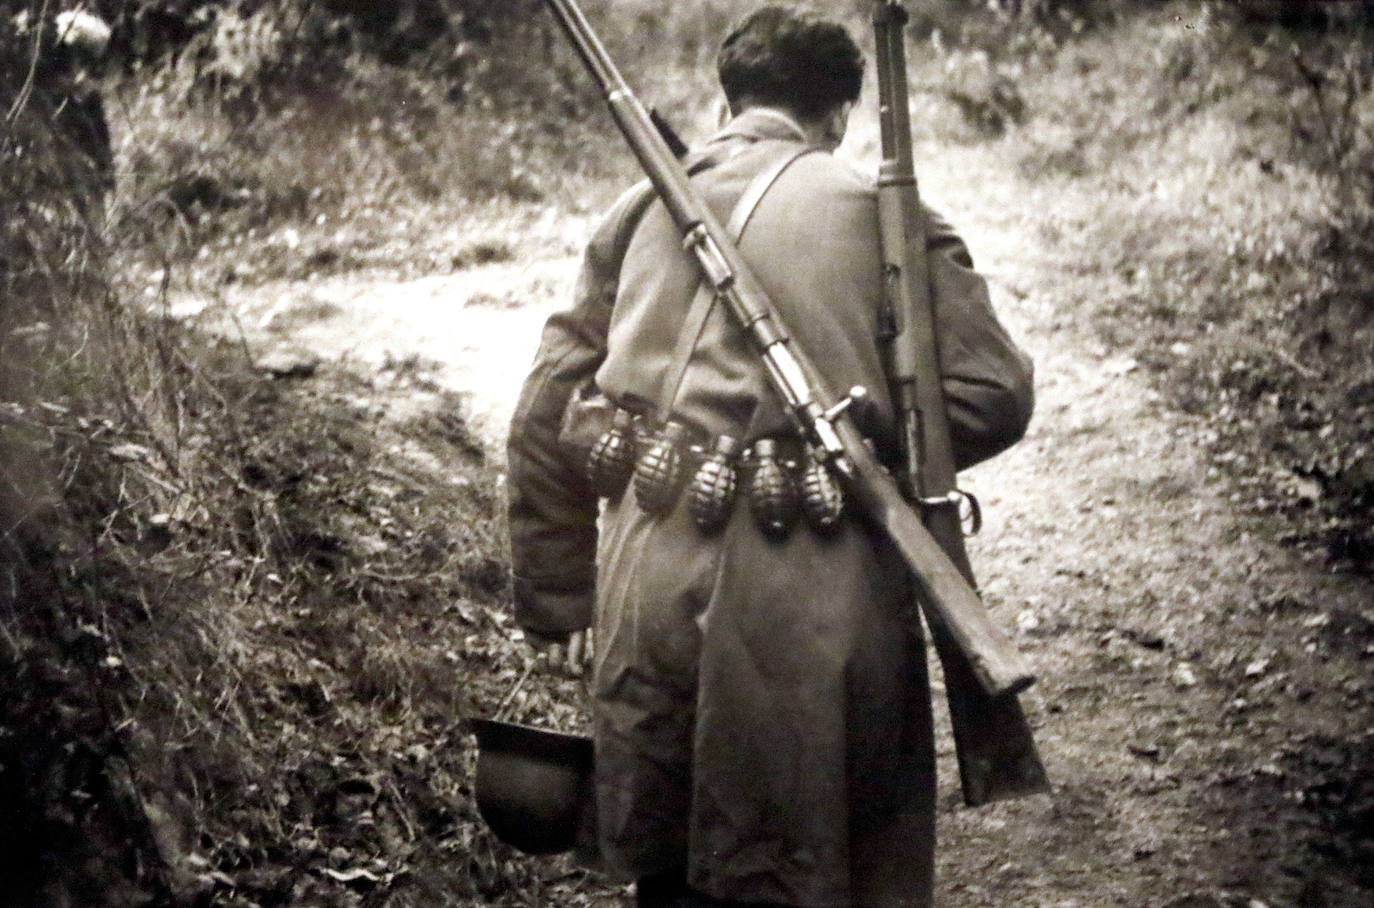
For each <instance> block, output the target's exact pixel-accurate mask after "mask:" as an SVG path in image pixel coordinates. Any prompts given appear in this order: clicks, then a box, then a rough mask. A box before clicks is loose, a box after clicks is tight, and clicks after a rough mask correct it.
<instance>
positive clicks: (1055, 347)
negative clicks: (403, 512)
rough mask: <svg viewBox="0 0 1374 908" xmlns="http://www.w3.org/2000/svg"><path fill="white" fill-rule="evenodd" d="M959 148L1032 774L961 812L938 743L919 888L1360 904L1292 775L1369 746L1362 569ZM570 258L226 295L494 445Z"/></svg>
mask: <svg viewBox="0 0 1374 908" xmlns="http://www.w3.org/2000/svg"><path fill="white" fill-rule="evenodd" d="M957 160H958V159H957V157H956V156H946V157H944V158H937V159H934V160H931V161H929V162H928V164H927V167H928V170H929V171H930V172H929V173H928V174H927V175H926V176H925V177H924V180H925V183H926V184H928V186H927V188H928V191H929V195H931V196H932V197H934V198H935V199H936V204H937V206H938V207H941V208H943V209H944V210H945V211H946V213H947V214H948V215H949V216H950V217H951V219H952V220H954V222H955V223H956V224H958V225H959V226H960V227H961V228H962V230H963V232H964V234H965V237H966V239H967V240H968V242H969V244H970V246H971V247H972V248H973V250H974V252H975V254H976V256H977V257H978V258H979V261H980V265H981V267H982V268H983V269H984V270H985V272H986V273H987V274H988V275H989V278H990V281H991V283H992V286H993V288H994V293H995V298H996V302H997V305H998V307H999V310H1000V311H1001V312H1002V313H1003V315H1004V317H1005V318H1006V319H1007V320H1008V322H1009V323H1010V324H1011V326H1012V327H1013V330H1014V333H1015V334H1016V335H1017V336H1018V337H1019V338H1021V339H1023V341H1024V343H1025V344H1026V346H1027V347H1028V348H1029V349H1030V350H1031V352H1032V354H1033V356H1034V358H1035V360H1036V363H1037V369H1038V382H1037V385H1038V407H1037V414H1036V418H1035V421H1034V423H1033V425H1032V428H1031V430H1030V433H1029V435H1028V437H1027V438H1026V440H1025V441H1024V442H1022V443H1021V444H1020V445H1018V446H1017V447H1016V448H1014V449H1013V450H1012V451H1011V452H1010V453H1009V454H1007V455H1005V456H1003V457H1001V458H999V459H997V460H996V461H994V462H993V463H991V464H988V465H984V466H983V467H980V468H979V469H977V470H975V471H971V472H970V473H969V474H968V475H967V476H966V477H965V484H966V485H967V486H968V487H969V488H970V489H972V490H973V491H975V492H976V493H978V495H979V497H980V498H981V500H982V502H983V504H984V509H985V512H986V514H987V518H988V519H987V526H986V528H985V529H984V531H983V534H982V535H981V536H980V537H979V538H978V539H977V540H976V541H975V543H974V557H975V563H976V565H977V567H978V571H979V574H980V576H981V577H982V578H984V589H985V593H986V596H987V599H988V601H989V603H990V604H991V605H992V606H993V607H994V609H995V611H996V613H997V616H998V618H999V620H1000V621H1001V622H1002V623H1003V624H1004V625H1005V626H1007V627H1010V628H1015V632H1016V634H1017V636H1018V638H1019V640H1020V641H1021V643H1022V644H1023V646H1024V647H1025V649H1026V651H1027V652H1028V653H1029V655H1030V656H1031V657H1032V658H1033V659H1034V661H1035V663H1036V664H1037V665H1038V666H1039V669H1040V673H1041V677H1042V680H1041V682H1040V683H1039V684H1038V685H1037V687H1036V688H1034V689H1033V691H1032V692H1031V693H1030V694H1029V695H1028V697H1027V698H1026V703H1027V706H1028V709H1029V710H1030V712H1031V713H1032V715H1033V718H1034V721H1035V723H1036V724H1037V726H1038V728H1039V741H1040V746H1041V749H1042V752H1043V755H1044V758H1045V762H1046V764H1047V766H1048V768H1049V771H1050V774H1051V776H1052V779H1053V782H1054V792H1053V794H1052V795H1051V796H1048V797H1042V798H1034V799H1030V800H1027V801H1023V802H1018V803H1014V804H1006V805H997V806H994V807H991V808H986V809H982V810H977V811H967V810H963V809H961V808H959V807H958V798H957V792H956V790H955V789H956V784H957V783H956V775H955V770H954V765H953V754H952V750H951V748H950V746H949V745H948V743H947V742H948V736H947V735H946V736H944V737H943V738H942V740H943V741H944V742H946V743H945V744H943V745H942V748H941V760H942V766H941V769H942V789H943V794H942V797H941V804H942V821H941V822H942V825H941V835H942V837H943V844H942V847H941V849H940V855H941V857H940V883H939V890H940V904H941V905H945V906H951V908H952V906H967V908H974V906H979V908H982V906H1007V905H1024V906H1082V908H1093V906H1101V905H1127V906H1146V905H1149V906H1163V905H1170V906H1175V908H1183V906H1190V905H1191V906H1212V905H1217V906H1222V905H1246V906H1250V908H1255V906H1257V905H1259V906H1263V905H1268V906H1279V905H1290V904H1291V905H1323V904H1325V905H1364V904H1370V903H1371V902H1370V901H1369V900H1368V899H1369V896H1368V894H1367V893H1366V892H1363V891H1361V890H1360V889H1359V888H1358V887H1357V885H1356V883H1355V882H1354V879H1355V877H1356V876H1357V875H1358V873H1359V869H1358V868H1359V865H1358V864H1357V863H1352V862H1354V861H1359V860H1360V857H1361V856H1360V854H1358V853H1352V852H1351V851H1350V848H1351V846H1350V844H1349V843H1350V841H1356V842H1357V843H1358V841H1367V836H1368V830H1367V829H1366V830H1365V832H1364V833H1363V835H1365V836H1366V839H1363V840H1360V839H1359V836H1358V835H1356V836H1355V838H1354V839H1352V838H1351V837H1350V835H1345V834H1343V833H1341V824H1342V822H1344V821H1346V820H1349V821H1350V822H1351V823H1354V822H1356V819H1357V818H1358V815H1359V814H1358V810H1357V807H1358V806H1359V805H1357V804H1347V803H1344V802H1340V803H1335V802H1333V800H1332V797H1326V799H1325V800H1322V797H1323V796H1322V795H1319V794H1314V792H1320V791H1327V792H1328V793H1329V792H1330V791H1331V790H1332V789H1331V786H1332V785H1335V786H1336V789H1337V790H1339V791H1340V792H1349V791H1350V790H1351V786H1353V785H1358V771H1359V769H1360V768H1361V767H1362V766H1363V765H1364V764H1362V763H1361V762H1360V761H1361V760H1362V759H1364V757H1363V756H1361V754H1363V753H1364V752H1363V751H1358V746H1357V742H1359V741H1361V740H1365V739H1366V738H1367V736H1368V735H1370V734H1371V731H1370V728H1369V727H1368V724H1367V721H1366V719H1365V716H1366V715H1367V709H1366V708H1365V707H1366V706H1367V704H1368V701H1369V695H1370V687H1369V681H1368V676H1369V673H1368V670H1367V667H1368V665H1369V663H1368V661H1365V662H1363V663H1361V662H1360V660H1361V659H1365V658H1366V657H1367V656H1368V655H1369V654H1370V653H1371V652H1374V649H1369V646H1370V644H1371V643H1372V642H1374V638H1370V637H1369V636H1368V630H1369V629H1370V628H1374V624H1371V623H1370V619H1372V618H1374V615H1371V614H1370V607H1371V596H1370V590H1369V588H1368V587H1367V586H1365V585H1362V584H1360V583H1358V582H1356V581H1354V580H1351V579H1349V578H1340V577H1335V576H1331V575H1327V574H1324V573H1323V572H1322V571H1321V568H1320V566H1319V565H1311V564H1308V563H1306V562H1304V561H1303V560H1302V559H1301V558H1300V557H1298V556H1297V555H1296V554H1295V553H1294V552H1293V551H1292V550H1290V549H1286V548H1283V547H1281V546H1280V545H1278V544H1277V543H1276V542H1275V541H1274V536H1275V534H1276V532H1277V528H1276V527H1275V526H1273V525H1268V524H1265V523H1263V522H1261V521H1259V520H1258V519H1256V518H1253V517H1248V516H1245V514H1244V512H1243V511H1242V510H1241V509H1238V508H1237V507H1236V501H1235V500H1234V496H1235V494H1236V493H1235V492H1234V489H1233V487H1232V486H1231V485H1230V484H1228V483H1227V482H1226V480H1225V479H1224V478H1223V477H1222V475H1221V474H1220V473H1219V472H1218V470H1217V469H1216V468H1215V467H1213V466H1212V465H1210V464H1209V462H1208V460H1207V455H1206V454H1205V453H1204V451H1205V448H1204V444H1203V442H1204V441H1205V432H1206V428H1205V425H1204V424H1202V423H1201V422H1200V421H1198V420H1195V419H1192V418H1189V417H1186V416H1183V415H1181V414H1178V413H1176V412H1172V411H1169V410H1168V409H1166V407H1164V405H1163V404H1162V403H1161V402H1160V400H1159V398H1158V396H1157V395H1156V394H1155V393H1154V392H1153V391H1151V390H1150V389H1149V388H1148V386H1147V384H1146V382H1145V377H1144V376H1143V375H1142V373H1141V371H1140V370H1138V369H1137V368H1136V367H1135V364H1134V361H1133V360H1132V359H1131V358H1130V356H1129V354H1128V353H1127V352H1126V351H1112V350H1106V349H1102V348H1100V347H1098V346H1095V344H1094V342H1093V341H1091V340H1090V339H1087V338H1086V337H1085V336H1084V335H1082V334H1078V333H1075V332H1073V331H1071V330H1069V329H1068V328H1066V327H1063V326H1065V325H1068V324H1071V322H1072V316H1073V312H1074V306H1075V300H1073V299H1064V298H1059V297H1058V296H1056V295H1055V294H1053V293H1051V292H1047V288H1050V287H1052V286H1053V280H1052V275H1047V274H1046V271H1045V268H1046V266H1045V264H1044V262H1045V258H1044V256H1043V250H1039V252H1038V254H1037V255H1031V254H1030V253H1029V252H1028V251H1027V246H1026V243H1027V238H1026V236H1025V225H1024V222H1023V221H1019V220H1018V219H1017V216H1016V215H1015V213H1014V212H1013V211H1009V210H1008V209H1007V208H1006V207H1005V206H1003V205H1001V204H1000V200H1002V199H1006V198H1015V197H1016V196H1015V193H1016V187H1015V186H1012V185H1009V184H1007V183H1006V182H998V181H997V180H995V179H994V180H982V181H979V182H978V183H977V184H972V183H967V182H961V181H959V180H958V179H957V178H956V174H955V173H954V172H953V170H952V168H953V167H954V166H956V161H957ZM580 226H582V225H572V226H569V225H567V224H564V225H562V227H561V228H560V229H564V230H576V229H580ZM536 245H537V244H536ZM575 268H576V260H575V257H574V256H569V255H567V254H561V253H560V254H558V255H556V256H554V257H550V258H542V259H537V258H534V257H525V258H522V259H518V260H515V261H507V262H498V263H492V264H487V265H481V266H478V267H474V268H470V269H468V270H466V271H462V272H459V273H457V274H454V275H451V276H440V277H430V278H424V279H421V280H415V281H409V282H404V283H396V282H393V281H387V280H375V281H372V280H366V279H360V278H359V277H357V276H344V277H340V278H337V279H331V280H323V281H316V282H309V283H294V284H288V283H283V284H278V285H272V286H268V287H265V288H255V289H254V290H253V291H252V293H251V294H248V293H244V294H242V295H237V296H236V295H234V294H230V295H229V296H228V297H227V302H228V304H229V307H230V308H231V309H233V310H234V311H236V312H237V313H238V316H239V319H240V321H241V323H242V324H244V325H245V326H246V329H247V332H248V334H249V335H250V340H252V341H253V342H254V343H255V344H256V345H259V346H260V348H261V349H264V350H267V349H273V348H280V347H285V348H304V349H306V350H309V351H313V352H314V353H317V354H319V355H322V356H325V357H339V356H344V357H350V358H353V359H355V360H357V361H360V362H362V363H367V364H371V365H373V366H375V367H384V366H386V365H388V364H390V365H391V366H393V367H394V366H395V365H396V364H397V363H398V362H404V361H406V360H407V358H410V357H419V365H420V366H421V367H422V368H427V369H429V370H431V372H430V374H431V376H432V378H433V379H434V381H436V382H437V383H439V384H440V385H442V386H446V387H449V388H452V389H455V390H457V391H459V392H460V393H461V394H463V395H464V397H465V398H466V399H467V401H468V404H469V407H470V411H471V418H472V419H473V421H474V422H475V424H476V426H477V428H478V429H479V431H480V433H481V434H482V436H483V438H484V440H485V441H486V442H487V443H488V445H489V447H490V448H491V450H492V451H493V453H497V454H498V456H499V448H500V443H501V440H502V438H503V436H504V432H505V426H506V422H507V420H508V419H509V415H510V411H511V408H512V406H513V402H514V396H515V393H516V390H517V388H518V384H519V382H520V380H521V378H522V376H523V373H524V371H525V368H526V366H527V365H528V363H529V361H530V358H531V356H532V355H533V351H534V347H535V344H536V341H537V334H538V328H539V324H540V323H541V322H542V319H543V317H544V315H545V314H546V312H547V311H548V309H549V308H550V307H551V306H552V305H553V304H555V303H556V302H557V301H559V300H563V299H566V298H567V296H568V294H569V292H570V290H571V284H572V280H573V278H574V275H575ZM410 361H411V362H412V364H413V363H415V362H416V360H413V359H412V360H410ZM1361 622H1363V623H1361ZM1361 664H1363V666H1364V671H1362V672H1361V671H1360V670H1359V669H1360V666H1361ZM1314 754H1323V755H1325V756H1321V757H1318V756H1314ZM1322 785H1326V786H1327V787H1326V788H1322V787H1321V786H1322ZM1341 786H1344V787H1343V788H1342V787H1341ZM1333 797H1335V801H1337V802H1339V801H1340V797H1345V795H1340V796H1333ZM1346 800H1347V801H1349V800H1350V799H1349V798H1348V797H1347V798H1346ZM1367 808H1368V805H1365V809H1367ZM1342 811H1345V813H1342ZM1342 836H1344V837H1342ZM1314 845H1315V846H1320V847H1314ZM1323 850H1324V851H1325V852H1326V853H1325V854H1324V855H1322V854H1321V852H1322V851H1323ZM1365 857H1368V855H1365Z"/></svg>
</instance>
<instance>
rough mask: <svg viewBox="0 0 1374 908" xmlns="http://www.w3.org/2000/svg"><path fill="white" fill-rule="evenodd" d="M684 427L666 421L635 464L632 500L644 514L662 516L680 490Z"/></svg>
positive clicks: (669, 508) (668, 509)
mask: <svg viewBox="0 0 1374 908" xmlns="http://www.w3.org/2000/svg"><path fill="white" fill-rule="evenodd" d="M686 440H687V427H686V426H684V425H683V424H682V423H680V422H671V421H670V422H669V423H668V424H667V425H665V426H664V427H663V431H662V432H660V433H658V436H657V437H656V438H655V439H654V440H653V441H652V442H651V443H650V444H649V447H648V448H647V449H646V450H644V451H642V452H641V453H640V455H639V459H638V460H636V461H635V500H636V501H638V502H639V506H640V507H641V508H643V509H644V511H645V513H648V514H653V515H655V516H660V517H661V516H662V515H664V514H666V513H668V512H669V511H671V510H672V509H673V504H674V503H675V502H676V501H677V496H678V492H680V491H681V490H682V479H683V477H682V451H681V447H682V445H683V444H684V443H685V442H686Z"/></svg>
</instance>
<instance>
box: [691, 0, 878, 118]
mask: <svg viewBox="0 0 1374 908" xmlns="http://www.w3.org/2000/svg"><path fill="white" fill-rule="evenodd" d="M716 71H717V72H718V73H719V75H720V85H721V88H723V89H725V97H726V99H727V100H729V102H730V104H731V106H736V105H737V104H738V103H739V102H741V101H748V102H752V103H757V104H768V105H776V106H779V107H783V108H786V109H787V110H790V111H792V112H793V113H795V114H797V115H798V116H799V117H801V118H803V119H807V120H814V119H816V118H817V117H820V116H822V115H823V114H825V113H826V112H827V111H829V110H831V109H832V108H834V107H836V106H838V105H840V104H843V103H844V102H846V101H857V100H858V98H859V89H860V88H861V87H862V85H863V76H864V58H863V52H862V51H860V50H859V48H858V45H856V44H855V43H854V41H853V39H852V38H850V37H849V33H848V32H846V31H845V30H844V27H843V26H841V25H838V24H836V23H834V22H830V21H827V20H825V19H822V18H821V17H819V16H817V15H814V14H812V13H808V12H805V11H802V10H797V9H790V8H788V7H783V6H765V7H763V8H762V9H760V10H758V11H757V12H754V13H752V14H750V15H749V16H747V17H746V18H745V19H744V21H742V22H741V23H740V24H739V25H738V26H736V27H735V29H734V30H733V31H731V32H730V34H729V36H728V37H726V39H725V41H724V42H723V43H722V44H721V46H720V54H719V55H718V56H717V57H716Z"/></svg>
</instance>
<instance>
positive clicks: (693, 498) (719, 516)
mask: <svg viewBox="0 0 1374 908" xmlns="http://www.w3.org/2000/svg"><path fill="white" fill-rule="evenodd" d="M742 448H743V445H741V444H740V442H739V441H738V440H736V439H734V438H731V437H730V436H729V435H722V436H720V437H719V438H717V439H716V443H715V446H714V447H713V448H712V449H711V451H710V453H709V454H707V455H706V459H705V460H703V461H702V463H701V466H700V467H698V468H697V472H696V475H694V476H693V477H692V482H691V484H690V485H689V486H688V487H687V504H688V507H689V508H690V509H691V511H692V519H693V520H694V521H696V524H697V527H698V528H699V529H700V530H701V531H702V532H703V533H714V532H716V531H717V530H719V529H720V528H721V527H723V526H724V525H725V523H726V521H728V520H729V519H730V512H731V511H732V510H734V508H735V496H736V493H737V492H738V491H739V473H738V471H736V469H735V459H736V458H737V457H739V454H740V450H741V449H742Z"/></svg>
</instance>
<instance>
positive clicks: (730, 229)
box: [657, 148, 816, 422]
mask: <svg viewBox="0 0 1374 908" xmlns="http://www.w3.org/2000/svg"><path fill="white" fill-rule="evenodd" d="M814 151H816V149H814V148H805V149H802V150H801V151H797V152H794V153H792V154H789V155H786V156H784V157H783V158H781V159H780V160H778V161H777V162H775V163H774V164H772V165H771V166H769V167H766V168H764V170H762V171H761V172H760V173H759V174H758V175H757V176H755V177H754V179H753V180H751V181H750V182H749V185H748V186H746V187H745V189H744V194H743V195H741V196H740V199H739V201H738V202H736V203H735V208H734V210H733V211H731V212H730V220H729V222H728V223H727V224H726V226H725V233H726V235H727V236H729V237H730V239H731V240H732V241H733V242H735V243H738V242H739V240H740V237H741V236H743V235H744V229H745V228H746V227H748V226H749V219H750V218H752V217H753V216H754V211H755V210H757V209H758V207H759V203H760V202H762V201H763V197H764V196H765V195H767V194H768V190H769V189H771V188H772V187H773V184H774V183H776V182H777V181H778V178H779V177H781V176H782V175H783V172H784V171H786V170H787V168H789V167H791V166H792V164H793V163H795V162H796V161H797V160H798V159H799V158H802V157H804V156H806V155H808V154H810V153H812V152H814ZM715 302H716V290H715V288H714V287H712V286H711V282H710V281H708V280H706V278H704V277H703V278H702V279H701V282H700V283H698V284H697V292H696V295H695V296H693V297H692V302H691V304H690V305H689V306H688V307H687V316H686V317H685V318H684V319H683V322H682V331H681V332H679V333H678V336H677V346H675V347H674V348H673V358H672V360H670V362H669V365H668V371H667V372H666V373H665V375H664V382H663V388H662V394H661V395H660V397H659V406H658V414H657V415H658V419H659V422H664V421H666V420H667V419H668V417H669V416H670V415H672V410H673V404H674V403H676V402H677V395H678V392H679V391H680V390H682V380H683V378H684V377H686V375H687V364H688V363H689V362H690V361H691V359H692V351H694V350H695V349H696V347H697V343H698V342H699V341H700V340H701V332H702V331H703V330H705V328H706V319H707V318H708V317H709V316H710V314H711V310H712V308H714V305H715Z"/></svg>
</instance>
